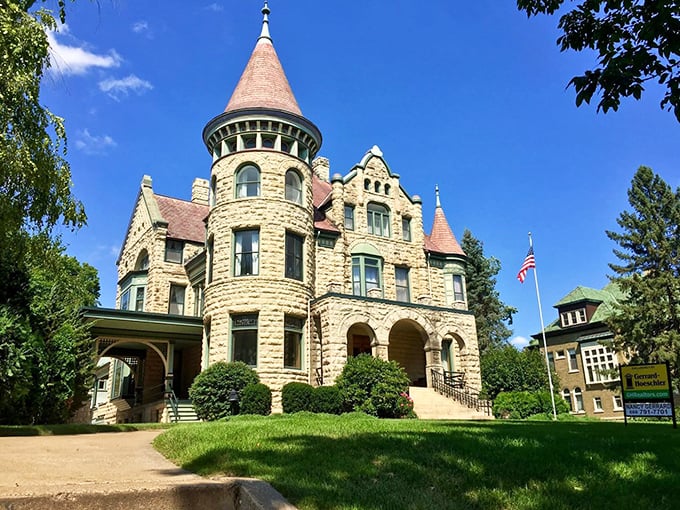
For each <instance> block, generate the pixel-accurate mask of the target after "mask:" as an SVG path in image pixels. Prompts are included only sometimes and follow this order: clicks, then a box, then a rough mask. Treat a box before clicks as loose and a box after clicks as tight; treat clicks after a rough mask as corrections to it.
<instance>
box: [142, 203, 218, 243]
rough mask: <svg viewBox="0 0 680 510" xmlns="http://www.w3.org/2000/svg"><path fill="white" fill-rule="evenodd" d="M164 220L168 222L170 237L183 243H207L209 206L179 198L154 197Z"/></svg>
mask: <svg viewBox="0 0 680 510" xmlns="http://www.w3.org/2000/svg"><path fill="white" fill-rule="evenodd" d="M154 196H155V198H156V203H157V204H158V209H159V210H160V212H161V216H163V219H164V220H165V221H167V222H168V237H170V238H172V239H180V240H183V241H193V242H195V243H202V242H204V241H205V223H204V222H203V220H204V219H205V217H206V216H208V206H207V205H203V204H196V203H194V202H188V201H186V200H180V199H178V198H170V197H164V196H163V195H154Z"/></svg>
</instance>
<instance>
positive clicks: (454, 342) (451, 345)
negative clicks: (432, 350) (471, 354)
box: [441, 333, 465, 372]
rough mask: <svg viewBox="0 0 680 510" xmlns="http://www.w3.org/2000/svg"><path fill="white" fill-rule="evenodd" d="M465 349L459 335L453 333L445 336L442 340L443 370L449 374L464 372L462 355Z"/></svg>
mask: <svg viewBox="0 0 680 510" xmlns="http://www.w3.org/2000/svg"><path fill="white" fill-rule="evenodd" d="M464 349H465V342H463V339H462V338H460V337H459V336H458V335H456V334H452V333H449V334H447V335H445V336H444V338H443V339H442V352H441V361H442V369H444V370H445V371H447V372H460V371H462V365H461V354H462V353H463V351H464Z"/></svg>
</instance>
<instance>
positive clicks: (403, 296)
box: [394, 267, 411, 303]
mask: <svg viewBox="0 0 680 510" xmlns="http://www.w3.org/2000/svg"><path fill="white" fill-rule="evenodd" d="M408 273H409V270H408V267H395V268H394V279H395V281H396V288H397V301H403V302H404V303H408V302H409V301H411V292H410V289H409V283H408Z"/></svg>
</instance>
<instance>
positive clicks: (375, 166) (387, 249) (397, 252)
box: [316, 157, 438, 302]
mask: <svg viewBox="0 0 680 510" xmlns="http://www.w3.org/2000/svg"><path fill="white" fill-rule="evenodd" d="M355 171H356V175H355V176H354V177H352V178H351V179H350V180H349V181H347V182H346V183H344V185H343V183H342V182H340V181H339V180H334V181H333V191H332V199H333V204H332V207H331V208H330V209H329V210H328V211H327V214H328V216H329V218H330V219H331V220H332V221H333V222H334V223H335V224H336V225H338V227H339V228H340V230H341V232H342V235H341V237H340V238H339V239H338V241H337V243H336V246H335V248H334V249H333V251H332V253H329V250H328V249H323V248H317V268H316V272H317V276H316V278H317V286H316V292H317V295H322V294H324V293H326V292H328V290H329V286H330V285H331V284H338V283H339V284H341V288H340V289H337V288H333V290H334V291H338V292H342V293H346V294H352V250H353V249H355V248H356V247H357V245H359V244H362V243H367V244H370V245H372V246H373V247H374V248H375V249H376V250H377V251H378V252H379V253H380V255H381V257H382V258H383V261H384V265H383V270H382V277H383V297H384V298H385V299H392V300H394V299H396V282H395V266H400V267H408V268H409V287H410V289H409V290H410V294H411V301H412V302H417V301H418V298H419V296H422V295H429V293H430V288H429V283H428V278H427V276H428V275H427V264H426V259H425V253H424V251H423V246H424V233H423V219H422V209H421V206H420V204H419V203H413V202H411V200H410V199H409V198H408V197H407V196H406V194H405V193H404V192H403V190H402V189H401V187H400V183H399V177H398V176H396V175H394V174H392V175H390V173H389V170H388V169H387V167H386V165H385V163H384V161H383V160H382V158H379V157H371V158H370V159H369V160H368V162H367V163H366V167H365V168H361V167H357V168H356V169H355ZM366 179H368V180H369V181H370V185H369V189H368V190H366V189H364V181H365V180H366ZM375 183H378V184H379V191H376V190H375ZM386 184H387V185H389V194H386V193H385V185H386ZM369 203H376V204H381V205H384V206H386V207H387V208H388V209H389V211H390V236H389V237H383V236H378V235H373V234H369V233H368V223H367V209H366V208H367V205H368V204H369ZM345 205H353V206H354V230H348V229H346V228H345V225H344V206H345ZM403 218H409V219H410V222H411V240H410V241H404V239H403V230H402V219H403ZM328 255H331V256H330V257H328ZM437 290H438V289H437Z"/></svg>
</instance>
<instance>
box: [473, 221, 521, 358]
mask: <svg viewBox="0 0 680 510" xmlns="http://www.w3.org/2000/svg"><path fill="white" fill-rule="evenodd" d="M461 246H462V248H463V251H465V254H466V255H467V266H466V270H465V283H466V291H467V298H468V309H469V310H470V311H471V312H473V313H474V315H475V323H476V325H477V341H478V343H479V352H480V353H481V354H483V353H484V352H486V351H487V350H488V349H491V348H494V347H498V346H500V345H502V343H503V341H504V340H506V339H507V338H508V337H509V336H510V335H511V334H512V330H511V329H509V328H508V327H507V325H506V323H507V324H512V314H513V313H516V312H517V309H516V308H514V307H512V306H507V305H506V304H505V303H503V302H502V301H501V299H500V295H499V294H498V291H497V290H496V275H497V274H498V272H499V271H500V269H501V263H500V262H499V260H498V259H496V258H495V257H485V256H484V244H483V243H482V242H481V241H479V240H478V239H476V238H475V237H474V236H473V235H472V232H470V231H469V230H467V229H466V230H465V232H464V233H463V238H462V242H461Z"/></svg>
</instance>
